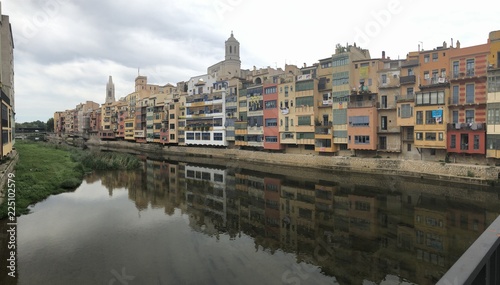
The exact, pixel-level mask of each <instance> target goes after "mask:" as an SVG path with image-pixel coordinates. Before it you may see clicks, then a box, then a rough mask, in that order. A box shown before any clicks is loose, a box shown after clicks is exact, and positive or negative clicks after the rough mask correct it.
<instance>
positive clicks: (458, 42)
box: [457, 40, 460, 48]
mask: <svg viewBox="0 0 500 285" xmlns="http://www.w3.org/2000/svg"><path fill="white" fill-rule="evenodd" d="M457 48H460V41H459V40H457Z"/></svg>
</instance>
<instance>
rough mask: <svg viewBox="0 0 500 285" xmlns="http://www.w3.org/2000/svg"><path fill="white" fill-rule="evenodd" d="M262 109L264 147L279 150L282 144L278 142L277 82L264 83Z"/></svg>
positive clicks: (282, 146)
mask: <svg viewBox="0 0 500 285" xmlns="http://www.w3.org/2000/svg"><path fill="white" fill-rule="evenodd" d="M263 87H264V94H263V101H264V103H263V104H264V110H263V125H264V149H271V150H281V149H283V148H284V145H282V144H281V143H280V132H279V126H278V121H279V111H280V109H279V108H278V106H279V103H278V101H279V100H278V84H277V83H272V84H264V86H263Z"/></svg>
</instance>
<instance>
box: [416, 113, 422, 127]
mask: <svg viewBox="0 0 500 285" xmlns="http://www.w3.org/2000/svg"><path fill="white" fill-rule="evenodd" d="M416 123H417V125H422V124H423V123H424V114H423V111H417V117H416Z"/></svg>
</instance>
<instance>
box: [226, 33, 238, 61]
mask: <svg viewBox="0 0 500 285" xmlns="http://www.w3.org/2000/svg"><path fill="white" fill-rule="evenodd" d="M226 60H237V61H239V60H240V43H239V42H238V41H237V40H236V39H235V38H234V35H233V31H231V36H230V37H229V38H228V39H227V41H226Z"/></svg>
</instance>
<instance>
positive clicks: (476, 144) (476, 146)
mask: <svg viewBox="0 0 500 285" xmlns="http://www.w3.org/2000/svg"><path fill="white" fill-rule="evenodd" d="M474 149H476V150H477V149H479V135H474Z"/></svg>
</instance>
